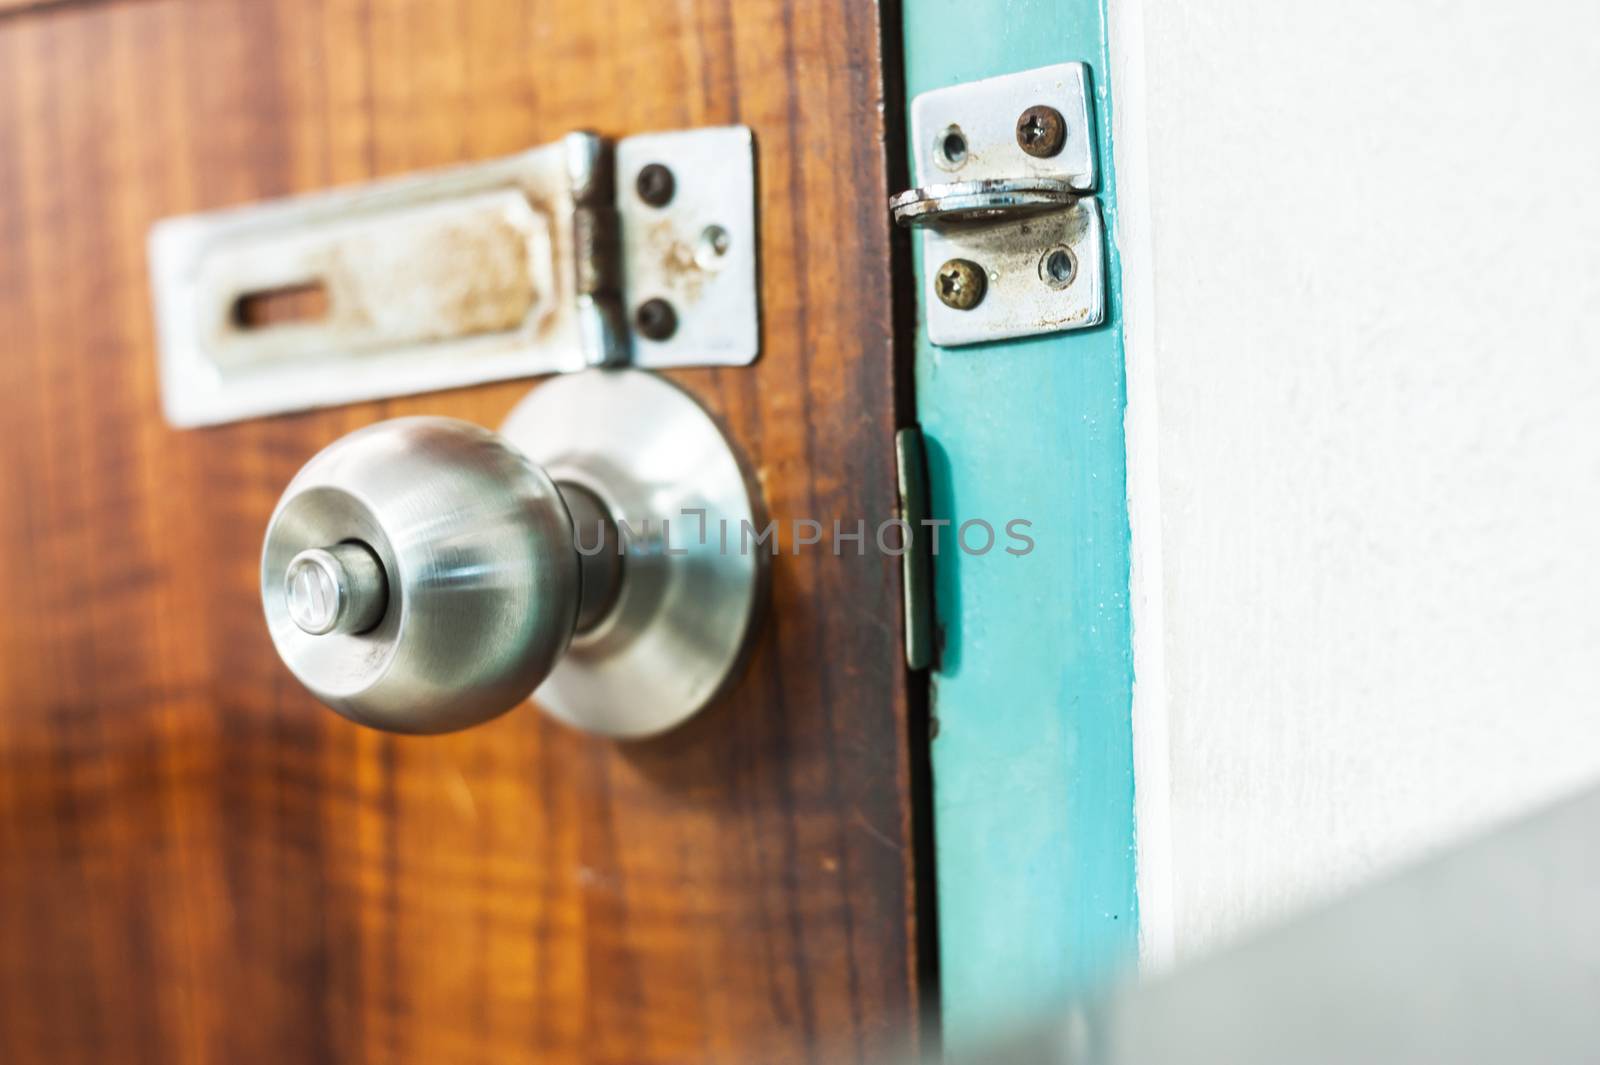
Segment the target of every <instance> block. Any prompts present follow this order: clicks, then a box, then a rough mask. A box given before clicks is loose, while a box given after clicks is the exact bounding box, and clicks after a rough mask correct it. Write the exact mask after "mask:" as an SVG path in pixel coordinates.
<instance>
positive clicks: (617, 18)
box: [0, 0, 929, 1065]
mask: <svg viewBox="0 0 1600 1065" xmlns="http://www.w3.org/2000/svg"><path fill="white" fill-rule="evenodd" d="M891 36H892V35H891ZM883 45H884V25H883V23H882V22H881V21H880V14H879V12H878V11H877V9H876V5H874V4H869V3H864V2H861V0H738V3H737V4H736V3H735V2H734V0H701V2H688V0H686V2H683V3H670V4H668V3H661V2H658V0H626V2H624V0H560V2H553V0H547V2H543V3H539V2H534V0H473V2H471V3H466V2H455V0H365V2H360V0H100V2H95V0H85V2H70V3H60V4H51V3H43V4H30V3H23V4H20V5H19V4H16V3H10V2H8V3H5V4H0V1060H3V1061H5V1062H7V1063H8V1065H21V1063H31V1062H40V1063H43V1062H49V1063H52V1065H60V1063H66V1062H96V1063H102V1062H152V1063H163V1065H166V1063H179V1062H218V1063H227V1065H244V1063H249V1062H262V1063H272V1065H282V1063H289V1062H293V1063H309V1062H427V1063H442V1062H494V1063H497V1065H503V1063H512V1062H523V1061H527V1062H534V1061H537V1062H579V1061H586V1062H618V1063H628V1065H636V1063H641V1062H735V1061H738V1062H750V1061H759V1062H776V1061H798V1060H819V1059H822V1058H824V1057H825V1058H826V1059H827V1060H830V1061H857V1060H868V1059H873V1058H876V1057H878V1056H879V1055H881V1054H883V1053H885V1052H889V1051H891V1050H894V1049H896V1048H900V1047H904V1046H906V1045H908V1044H912V1043H914V1042H915V1040H916V1037H917V1030H918V1027H919V1023H920V1022H921V1021H922V1020H925V1017H924V1015H923V1013H922V1012H921V1011H920V1010H919V1005H918V1003H919V996H920V995H922V994H923V993H925V992H926V991H927V990H928V988H927V980H926V977H925V973H926V970H927V968H928V955H929V952H928V950H927V949H926V946H925V942H924V941H925V937H926V930H927V928H928V926H929V923H928V920H927V914H926V913H925V912H920V911H919V906H918V901H917V900H918V898H919V890H918V885H919V882H920V881H919V877H918V868H917V864H916V859H917V847H916V840H917V835H918V834H917V830H916V827H915V826H916V825H918V824H919V823H920V821H919V818H920V811H919V808H918V805H917V795H918V792H917V788H916V787H915V781H916V780H917V779H918V764H919V760H920V759H921V758H922V757H923V753H924V748H923V747H922V745H921V741H920V740H918V739H917V738H916V737H917V733H918V729H919V728H920V726H919V725H918V723H917V722H918V719H917V717H916V715H914V713H913V708H914V707H915V706H916V700H915V698H914V694H913V689H912V686H911V684H910V682H909V681H908V677H907V675H906V673H905V672H904V669H903V659H902V655H901V651H900V646H901V645H900V640H901V613H900V606H899V594H900V591H899V579H898V573H897V570H896V568H895V560H894V559H892V558H885V557H881V556H874V555H871V554H869V555H867V556H866V557H864V558H858V557H857V556H855V555H854V554H852V553H846V554H844V555H843V556H842V557H835V556H834V555H833V554H831V553H829V552H820V553H807V554H802V555H799V556H793V555H787V554H786V555H783V556H781V557H779V558H778V559H776V561H775V565H774V569H773V595H772V604H771V608H770V612H769V614H768V615H767V618H766V620H765V623H764V627H763V630H762V632H761V635H760V637H759V644H758V648H757V650H756V653H755V655H754V658H753V661H752V663H751V664H750V666H749V668H748V671H747V672H746V674H745V675H744V677H743V679H742V681H741V682H740V683H739V684H738V686H737V688H736V689H735V690H734V691H733V692H732V693H731V695H729V696H728V697H726V698H724V699H723V700H722V701H721V702H720V703H718V704H717V705H716V706H714V707H713V708H712V709H711V710H709V711H708V712H706V713H704V714H703V715H701V716H700V717H699V718H698V719H696V720H695V721H693V722H691V723H690V724H689V725H688V726H686V727H684V728H682V729H681V730H679V731H677V732H675V733H672V734H669V735H668V736H666V737H664V738H661V739H658V740H654V741H650V742H644V743H630V744H618V743H614V742H608V741H605V740H600V739H595V738H590V737H587V736H585V735H582V734H579V733H576V732H574V731H571V730H569V729H567V728H564V727H562V726H560V725H557V724H555V723H553V722H552V721H550V720H548V719H546V718H545V717H544V716H543V715H541V714H540V713H539V712H538V711H537V710H535V709H533V708H531V707H523V708H521V709H520V710H518V711H516V712H513V713H511V714H509V715H507V716H505V717H503V718H500V719H499V720H497V721H495V722H493V723H491V724H488V725H486V726H482V727H479V728H477V729H473V730H470V731H468V732H465V733H460V734H456V735H452V736H442V737H429V738H397V737H394V736H390V735H384V734H380V733H377V732H373V731H368V730H364V729H362V728H360V727H358V726H356V725H353V724H351V723H349V722H347V721H345V720H343V719H341V718H339V717H337V716H335V715H334V714H332V713H330V712H328V711H327V710H325V709H323V708H321V707H319V706H318V705H317V704H316V703H315V702H314V701H313V700H312V699H311V698H310V697H309V696H308V695H307V694H305V693H304V692H303V691H302V690H301V688H300V687H299V686H298V685H297V684H296V683H295V682H294V680H293V679H292V677H291V676H290V675H289V674H288V672H287V671H286V670H285V669H284V668H283V667H282V666H281V665H280V664H279V662H278V660H277V658H276V656H275V654H274V652H273V648H272V645H271V642H270V640H269V639H268V636H267V632H266V630H265V627H264V625H263V623H262V620H261V617H260V606H259V596H258V591H257V560H258V552H259V550H260V544H261V536H262V532H263V529H264V527H265V523H266V521H267V517H268V515H269V513H270V511H271V508H272V506H273V503H274V501H275V499H276V497H277V495H278V493H279V492H280V491H281V490H282V488H283V486H284V485H285V484H286V483H287V481H288V480H289V478H290V476H291V475H292V474H293V473H294V471H295V470H296V469H297V468H298V466H299V465H300V464H301V463H302V462H304V461H305V459H307V458H308V457H309V456H310V455H311V454H313V453H314V452H315V451H316V450H317V449H318V448H320V447H321V446H323V445H324V444H326V443H328V442H329V441H330V440H332V439H334V438H335V437H337V436H339V435H341V434H343V433H345V432H347V431H349V430H351V429H354V428H356V427H359V426H362V425H366V424H369V423H371V422H374V421H376V420H378V419H380V418H384V417H391V416H397V415H402V414H412V413H432V414H444V415H452V416H457V417H463V418H468V419H471V420H474V421H477V422H480V423H483V424H488V425H494V424H496V423H498V422H499V420H500V419H501V418H502V417H503V416H504V415H505V413H506V412H507V411H508V410H509V409H510V408H511V406H512V405H513V404H514V403H515V402H516V400H517V399H519V398H520V397H521V396H522V395H524V394H525V393H526V391H527V389H528V388H529V387H530V383H529V382H526V381H523V382H509V383H505V384H500V385H494V386H488V387H481V388H474V389H470V390H462V391H457V392H452V393H446V394H436V395H427V396H420V397H414V398H407V399H401V400H394V401H390V402H384V403H373V404H364V405H359V406H351V407H345V408H340V409H335V410H329V411H324V412H317V413H308V414H299V415H292V416H285V417H275V418H269V419H261V420H256V421H251V422H243V423H239V424H234V425H230V426H226V427H222V428H216V429H207V430H192V431H176V430H173V429H171V428H169V427H167V426H166V425H165V424H164V423H163V421H162V419H161V417H160V414H159V408H158V396H157V382H156V375H155V367H156V361H155V352H154V347H153V344H154V338H153V330H152V324H151V314H150V310H149V293H148V277H147V270H146V265H145V236H146V232H147V230H148V227H149V226H150V224H151V222H153V221H154V220H156V219H157V218H160V217H163V216H168V215H173V214H179V213H186V212H191V211H196V210H204V209H209V208H214V207H220V206H225V205H229V204H235V203H240V202H245V201H250V200H254V199H260V198H264V197H273V196H279V195H283V194H287V193H293V192H299V191H306V190H315V189H320V188H325V187H328V186H332V185H337V184H341V183H349V182H354V181H360V180H364V179H368V178H371V177H374V176H379V175H388V174H395V173H401V172H406V171H411V170H415V169H419V168H423V167H428V166H434V165H439V164H447V163H453V162H457V161H464V160H472V159H480V158H488V157H492V156H496V155H500V154H505V153H509V152H513V151H516V150H519V149H521V148H524V147H527V146H530V145H535V144H540V143H544V142H546V141H549V140H551V139H553V138H555V137H557V136H559V135H560V134H562V133H564V132H565V131H567V130H570V129H574V128H592V129H595V130H598V131H600V132H603V133H606V134H609V135H626V134H629V133H633V132H639V131H645V130H651V129H661V128H675V127H685V126H694V125H704V124H720V123H735V122H737V123H745V124H748V125H750V126H751V127H753V129H754V131H755V136H756V139H757V145H758V147H757V155H758V160H759V183H760V208H759V213H760V224H761V241H762V263H761V276H762V313H763V319H764V335H763V350H762V355H761V358H760V361H759V362H758V363H757V364H756V365H754V366H753V367H749V368H738V369H728V370H688V371H682V372H676V373H674V374H672V375H671V376H672V377H673V378H674V380H676V381H678V382H679V383H681V384H682V385H683V386H684V387H686V388H687V389H689V390H690V391H691V392H692V393H693V394H694V395H695V396H696V397H698V399H699V400H700V401H701V402H702V403H704V404H706V405H707V406H709V407H710V408H711V409H712V410H714V411H715V412H716V413H717V414H718V415H719V416H720V418H721V419H722V420H723V422H724V423H725V424H726V425H727V426H728V427H729V430H730V433H731V435H732V436H733V438H734V440H735V441H736V443H737V445H738V446H739V447H740V448H741V449H742V450H743V451H744V453H745V454H746V455H747V456H748V458H749V459H750V461H751V462H752V464H753V465H754V466H755V467H756V468H757V470H758V472H759V478H760V482H761V486H762V490H763V492H764V494H765V498H766V502H767V505H768V507H769V508H770V510H771V513H772V516H773V517H775V518H777V519H778V520H779V521H785V522H786V521H789V520H792V519H794V518H798V517H816V518H821V519H824V520H826V519H829V518H831V517H834V516H838V517H841V518H843V519H845V520H847V521H851V522H853V520H854V519H856V518H858V517H861V518H869V519H871V518H882V517H886V516H888V515H889V514H890V513H891V508H892V507H893V502H894V498H895V483H894V457H893V444H892V436H893V431H894V429H895V427H896V424H897V420H899V419H902V418H907V419H908V418H909V412H907V411H904V410H902V409H901V406H902V405H903V400H902V395H903V388H904V384H905V383H904V381H903V380H901V378H900V373H899V370H898V369H897V362H896V350H897V349H896V337H895V335H894V322H895V320H896V315H895V313H894V309H895V308H894V306H893V303H892V290H893V288H894V286H893V284H892V282H891V279H892V278H893V277H895V276H897V273H896V271H895V270H894V269H892V267H894V266H895V265H896V253H895V246H892V245H891V234H890V228H889V224H888V221H887V217H886V213H885V209H884V202H885V201H884V197H885V195H886V193H888V192H889V191H890V188H889V184H890V179H889V175H888V168H889V167H890V165H891V164H890V162H889V161H890V160H898V159H899V158H900V154H901V148H900V146H898V145H889V146H887V147H886V137H887V132H886V129H885V114H886V108H885V100H886V90H885V80H886V79H885V70H884V61H883ZM888 97H889V98H892V97H893V93H892V92H891V93H889V94H888ZM897 110H898V108H896V107H892V106H891V107H889V108H888V109H887V113H889V114H893V113H895V112H896V111H897ZM924 909H925V907H924Z"/></svg>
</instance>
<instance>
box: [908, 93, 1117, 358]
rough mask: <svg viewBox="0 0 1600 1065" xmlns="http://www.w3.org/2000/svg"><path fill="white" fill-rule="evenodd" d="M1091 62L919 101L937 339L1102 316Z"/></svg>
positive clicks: (917, 194) (914, 214)
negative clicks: (1090, 85)
mask: <svg viewBox="0 0 1600 1065" xmlns="http://www.w3.org/2000/svg"><path fill="white" fill-rule="evenodd" d="M1092 116H1093V110H1092V108H1091V107H1090V94H1089V68H1088V66H1087V65H1086V64H1083V63H1059V64H1056V65H1055V66H1048V67H1040V68H1038V69H1036V70H1028V71H1023V72H1022V73H1020V74H1007V75H1005V76H1003V77H998V78H987V79H985V80H983V81H974V82H968V83H967V84H964V85H952V86H950V87H949V88H945V89H936V90H933V91H931V92H925V93H921V94H920V95H918V96H917V97H916V98H915V99H913V100H912V101H911V136H912V139H913V146H914V148H915V156H914V160H915V162H914V169H915V179H916V182H917V185H918V187H917V188H914V189H911V190H910V191H907V192H903V193H901V194H900V195H898V196H895V197H893V198H892V199H891V200H890V201H889V207H890V211H891V213H892V214H893V216H894V219H895V221H896V222H898V223H899V224H900V225H903V226H915V227H918V228H919V229H920V231H921V234H922V261H923V267H924V273H925V274H926V279H925V285H926V299H925V300H924V304H925V306H926V308H927V322H928V339H929V340H931V341H932V342H933V343H935V344H938V345H941V346H944V347H954V346H957V345H961V344H977V343H982V342H984V341H989V340H1004V339H1007V338H1009V337H1025V336H1036V335H1038V334H1040V333H1054V332H1059V331H1062V330H1068V329H1084V328H1088V327H1090V326H1095V325H1099V324H1100V323H1101V322H1103V321H1104V320H1105V306H1106V297H1105V265H1104V263H1105V235H1104V225H1103V223H1102V221H1101V218H1100V204H1099V201H1098V200H1097V199H1096V198H1095V195H1094V190H1095V187H1096V182H1097V180H1098V178H1097V172H1096V167H1095V137H1094V120H1093V117H1092Z"/></svg>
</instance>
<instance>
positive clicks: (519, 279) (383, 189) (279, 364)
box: [150, 126, 760, 426]
mask: <svg viewBox="0 0 1600 1065" xmlns="http://www.w3.org/2000/svg"><path fill="white" fill-rule="evenodd" d="M651 164H655V165H656V166H657V167H665V168H667V170H668V171H669V172H670V184H669V188H670V192H669V194H668V195H667V196H666V197H662V196H660V195H659V194H657V195H653V196H652V197H651V199H652V200H653V201H654V202H646V200H645V198H644V193H643V192H642V191H641V190H640V188H639V186H638V180H639V174H640V172H641V171H642V170H643V169H644V168H645V167H647V166H649V165H651ZM657 193H659V189H658V190H657ZM756 238H757V230H756V204H755V160H754V143H753V139H752V137H751V134H750V130H749V129H748V128H746V127H744V126H726V127H715V128H706V129H695V130H680V131H671V132H662V133H650V134H644V135H641V136H635V137H626V138H623V139H622V140H621V141H618V142H616V143H615V144H612V142H610V141H608V140H606V139H605V138H602V137H599V136H597V135H596V134H593V133H581V132H580V133H571V134H568V135H567V136H565V137H563V138H562V139H560V140H558V141H555V142H553V143H551V144H547V145H544V146H542V147H538V148H533V149H530V150H528V151H526V152H522V153H520V154H518V155H514V156H510V157H508V158H503V159H495V160H489V161H486V162H481V163H472V164H467V165H465V166H459V167H452V168H448V169H444V170H438V171H432V172H427V173H422V174H416V175H410V176H405V177H398V178H391V179H386V180H381V181H376V182H372V183H369V184H365V185H359V186H354V187H346V188H339V189H332V190H329V191H325V192H318V193H313V194H310V195H305V196H298V197H293V198H290V199H286V200H279V201H273V202H267V203H260V204H252V205H248V206H244V207H237V208H231V209H227V210H221V211H214V212H209V213H205V214H198V215H190V216H187V217H183V218H175V219H168V220H166V221H163V222H160V223H158V224H157V225H156V226H155V228H154V229H153V230H152V231H151V235H150V263H151V280H152V285H153V288H154V298H155V311H156V324H157V331H158V334H159V342H160V362H161V385H162V400H163V405H164V407H165V409H166V413H167V418H168V420H169V421H170V422H172V423H173V424H174V425H177V426H194V425H211V424H217V423H221V422H230V421H236V420H238V419H241V418H249V417H254V416H257V415H264V414H274V413H280V412H285V411H294V410H303V409H307V408H312V407H325V406H332V405H336V404H340V403H349V402H355V401H359V400H368V399H380V398H384V397H388V396H397V395H406V394H409V393H415V392H425V391H432V390H435V389H442V388H454V387H458V386H462V385H470V384H477V383H480V382H485V381H494V380H502V379H506V378H514V377H525V376H531V375H535V374H544V373H559V372H567V371H573V370H581V369H584V368H586V367H592V366H623V365H631V366H639V367H644V368H658V367H668V366H706V365H721V366H737V365H746V364H748V363H751V362H753V361H754V360H755V358H756V356H757V354H758V353H759V345H760V320H759V302H758V295H757V274H756V268H757V248H756ZM308 289H309V290H315V291H316V292H317V293H318V294H319V297H320V299H319V302H318V304H317V307H316V311H315V313H313V314H310V315H308V316H301V317H293V318H290V319H288V320H271V321H266V322H259V321H252V320H251V319H250V318H249V317H248V315H247V314H246V313H245V312H246V311H247V310H248V308H250V307H251V306H252V305H253V304H252V301H254V300H257V299H258V298H262V297H271V296H272V295H273V294H275V293H282V292H297V291H302V290H308ZM647 304H649V305H651V306H649V307H646V305H647ZM663 306H664V307H665V311H662V310H661V308H662V307H663ZM646 311H653V312H655V313H654V315H653V317H650V319H649V320H648V321H646V314H645V312H646Z"/></svg>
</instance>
